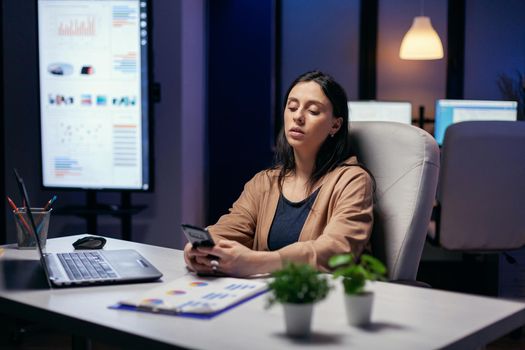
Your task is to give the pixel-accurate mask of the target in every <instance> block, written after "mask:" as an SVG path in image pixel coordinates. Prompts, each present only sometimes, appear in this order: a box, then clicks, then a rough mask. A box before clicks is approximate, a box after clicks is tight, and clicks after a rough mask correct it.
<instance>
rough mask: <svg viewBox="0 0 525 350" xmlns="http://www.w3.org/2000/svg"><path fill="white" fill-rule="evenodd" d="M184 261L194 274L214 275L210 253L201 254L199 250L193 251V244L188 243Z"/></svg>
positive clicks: (185, 247)
mask: <svg viewBox="0 0 525 350" xmlns="http://www.w3.org/2000/svg"><path fill="white" fill-rule="evenodd" d="M184 260H185V261H186V266H188V269H190V270H191V271H193V272H197V273H208V274H211V273H213V269H212V266H211V260H210V258H209V257H208V253H203V252H200V251H199V250H198V249H193V246H192V245H191V243H186V245H185V246H184Z"/></svg>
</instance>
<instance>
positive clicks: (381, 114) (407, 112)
mask: <svg viewBox="0 0 525 350" xmlns="http://www.w3.org/2000/svg"><path fill="white" fill-rule="evenodd" d="M348 113H349V118H350V122H354V121H388V122H398V123H404V124H412V104H411V103H410V102H384V101H349V102H348Z"/></svg>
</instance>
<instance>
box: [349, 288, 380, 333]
mask: <svg viewBox="0 0 525 350" xmlns="http://www.w3.org/2000/svg"><path fill="white" fill-rule="evenodd" d="M344 298H345V306H346V318H347V319H348V324H349V325H351V326H364V325H367V324H369V323H370V318H371V316H372V306H373V303H374V293H372V292H365V293H363V294H356V295H349V294H344Z"/></svg>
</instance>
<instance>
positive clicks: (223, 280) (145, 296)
mask: <svg viewBox="0 0 525 350" xmlns="http://www.w3.org/2000/svg"><path fill="white" fill-rule="evenodd" d="M267 289H268V285H267V283H266V282H265V281H261V280H249V279H240V278H230V277H219V278H208V277H207V278H199V277H197V276H193V275H186V276H183V277H181V278H178V279H176V280H174V281H171V282H168V283H166V284H163V285H162V286H159V287H157V288H154V289H151V290H149V291H147V292H144V293H141V294H139V295H137V296H135V297H133V298H131V299H128V300H123V301H120V304H121V305H125V306H132V307H136V308H138V309H142V310H146V311H153V312H166V313H175V314H179V313H180V314H183V313H191V314H211V313H216V312H218V311H221V310H224V309H226V308H228V307H230V306H232V305H235V304H238V303H239V302H241V301H243V300H245V299H248V298H250V297H252V296H254V295H256V294H260V293H261V292H264V291H265V290H267Z"/></svg>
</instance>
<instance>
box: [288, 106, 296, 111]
mask: <svg viewBox="0 0 525 350" xmlns="http://www.w3.org/2000/svg"><path fill="white" fill-rule="evenodd" d="M288 110H289V111H290V112H295V111H296V110H297V107H292V106H288Z"/></svg>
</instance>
